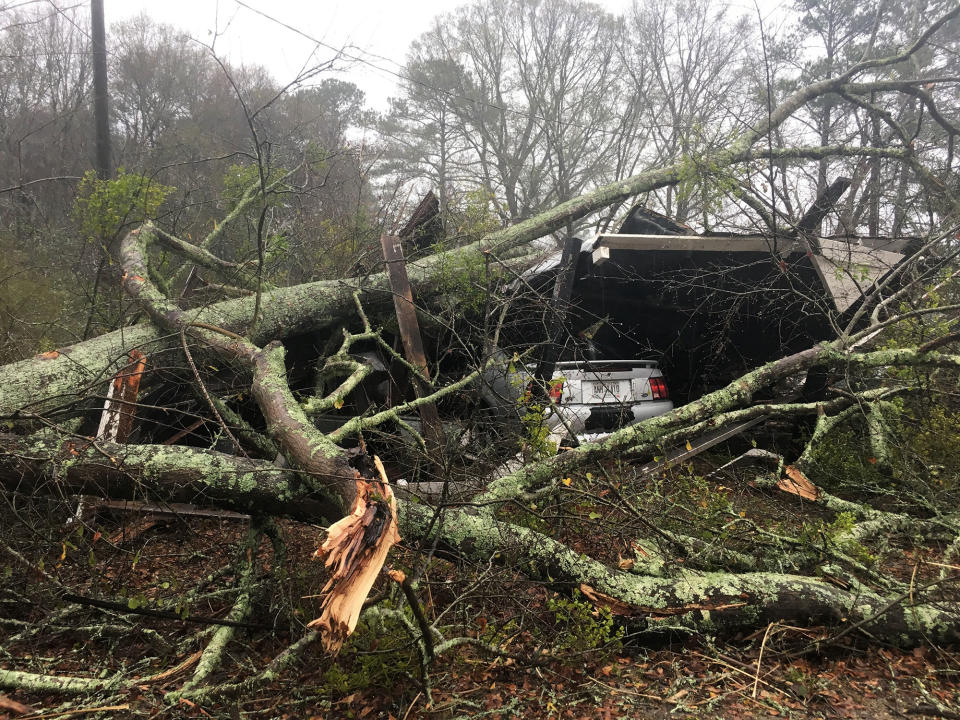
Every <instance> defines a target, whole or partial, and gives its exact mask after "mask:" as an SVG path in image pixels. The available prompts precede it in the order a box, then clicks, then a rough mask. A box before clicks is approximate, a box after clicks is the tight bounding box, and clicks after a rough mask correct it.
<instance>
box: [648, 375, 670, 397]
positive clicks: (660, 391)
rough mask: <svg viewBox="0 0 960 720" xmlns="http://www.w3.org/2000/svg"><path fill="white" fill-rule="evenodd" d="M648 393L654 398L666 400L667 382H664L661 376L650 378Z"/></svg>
mask: <svg viewBox="0 0 960 720" xmlns="http://www.w3.org/2000/svg"><path fill="white" fill-rule="evenodd" d="M650 394H651V395H652V396H653V399H654V400H667V399H668V398H669V397H670V391H669V390H667V383H666V382H664V380H663V378H662V377H652V378H650Z"/></svg>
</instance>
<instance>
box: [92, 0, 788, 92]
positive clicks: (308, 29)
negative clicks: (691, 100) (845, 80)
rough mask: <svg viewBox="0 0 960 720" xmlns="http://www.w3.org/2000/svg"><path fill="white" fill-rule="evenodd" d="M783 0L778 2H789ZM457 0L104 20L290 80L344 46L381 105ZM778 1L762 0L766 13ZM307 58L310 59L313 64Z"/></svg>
mask: <svg viewBox="0 0 960 720" xmlns="http://www.w3.org/2000/svg"><path fill="white" fill-rule="evenodd" d="M787 1H788V0H780V2H787ZM599 2H600V4H601V5H604V6H605V7H607V8H608V9H610V10H611V11H613V12H622V11H623V10H624V9H626V8H627V7H629V5H630V0H599ZM461 4H463V2H462V1H455V0H438V1H437V0H435V1H434V2H422V0H421V1H420V2H418V1H417V0H352V1H351V0H346V1H344V0H240V1H239V2H238V0H163V1H162V2H157V1H156V0H104V5H105V13H106V19H107V24H108V25H109V24H110V23H112V22H115V21H117V20H121V19H123V18H127V17H130V16H133V15H137V14H139V13H141V12H146V13H147V14H149V15H150V16H152V17H153V18H154V19H156V20H158V21H159V22H163V23H168V24H170V25H175V26H178V27H181V28H183V29H184V30H186V31H187V32H188V33H189V34H190V35H191V36H192V37H195V38H197V39H198V40H200V41H202V42H205V43H208V44H209V43H211V42H213V41H214V40H216V49H217V51H218V53H220V54H222V55H223V56H225V57H227V58H228V59H230V60H231V61H232V62H233V63H235V64H239V63H257V64H260V65H264V66H266V67H267V68H268V69H269V70H270V71H271V72H272V73H273V75H274V77H275V78H276V79H277V80H278V81H280V82H289V81H290V80H292V79H293V78H295V77H296V76H297V74H298V72H299V71H300V70H301V69H302V68H303V67H304V64H305V63H309V64H316V62H317V61H322V60H326V59H329V58H330V57H331V55H332V52H331V50H330V49H329V48H327V47H323V46H319V47H318V45H317V42H316V41H320V42H322V43H325V44H327V45H329V46H332V47H335V48H341V47H345V46H349V48H348V52H349V53H351V54H352V55H354V56H355V57H357V58H360V59H362V60H364V61H366V62H365V63H361V62H354V63H353V65H354V66H353V68H351V69H350V70H349V71H347V73H346V74H345V75H344V76H343V77H344V79H347V80H350V81H351V82H354V83H356V84H357V85H358V86H359V87H360V88H361V89H362V90H363V91H364V92H365V93H366V94H367V101H368V103H369V104H370V105H371V106H372V107H374V108H377V109H384V108H385V107H386V98H387V97H388V96H390V95H392V94H395V92H396V91H395V89H394V88H395V86H396V82H397V76H396V74H395V73H397V72H399V71H400V67H399V65H398V64H399V63H403V62H404V59H405V56H406V52H407V48H408V47H409V45H410V42H411V41H412V40H414V39H415V38H416V37H417V36H419V35H420V34H421V33H423V32H424V31H425V30H427V29H428V27H429V26H430V23H431V21H432V20H433V18H434V17H436V16H437V15H439V14H442V13H445V12H448V11H450V10H452V9H454V8H455V7H457V6H458V5H461ZM731 5H732V6H733V7H734V9H735V10H738V11H739V12H754V10H753V9H752V8H753V2H752V0H739V1H738V0H733V2H731ZM776 5H777V0H762V1H761V7H765V9H766V11H767V12H769V10H770V9H772V7H771V6H774V7H775V6H776ZM311 60H312V62H311Z"/></svg>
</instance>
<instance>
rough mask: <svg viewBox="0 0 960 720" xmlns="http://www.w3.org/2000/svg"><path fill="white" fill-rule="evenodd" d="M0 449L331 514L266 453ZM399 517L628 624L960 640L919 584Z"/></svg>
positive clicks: (432, 514) (168, 491)
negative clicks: (694, 565)
mask: <svg viewBox="0 0 960 720" xmlns="http://www.w3.org/2000/svg"><path fill="white" fill-rule="evenodd" d="M0 449H2V452H0V478H2V480H3V487H4V488H5V489H6V490H8V491H14V492H27V493H31V494H33V493H43V494H47V495H60V494H62V493H65V492H66V493H73V492H81V491H82V492H85V493H90V494H94V493H96V494H99V495H102V496H110V497H115V498H129V497H133V496H137V497H144V496H146V497H147V498H148V499H150V500H154V501H163V500H171V501H172V500H188V501H192V502H197V503H203V504H208V505H215V506H216V507H226V508H230V509H234V510H242V511H248V512H249V511H255V512H256V511H260V512H266V513H270V514H276V515H284V516H288V517H292V518H296V519H298V520H302V521H304V522H311V523H315V522H322V521H323V519H324V512H325V505H324V503H323V502H321V501H319V499H318V498H317V497H315V496H314V495H311V494H310V492H309V491H304V490H302V489H301V490H300V491H298V490H296V489H295V488H297V487H302V486H300V485H299V484H298V483H297V481H296V479H295V476H296V474H295V473H293V472H290V471H284V470H279V469H277V468H276V467H274V466H272V465H271V464H270V463H266V462H263V461H253V460H246V459H243V458H238V457H235V456H230V455H224V454H222V453H216V452H213V451H200V450H188V449H186V448H178V449H176V450H175V451H171V449H170V448H164V447H159V446H133V447H127V446H119V445H113V444H103V445H100V447H99V449H98V448H97V447H94V446H92V445H89V446H87V447H78V446H74V445H73V444H72V441H70V443H68V445H67V446H66V447H64V446H61V445H59V444H58V443H57V442H56V441H42V442H40V441H32V442H31V441H30V440H29V439H26V438H18V437H15V436H10V435H0ZM75 452H76V454H74V453H75ZM105 453H108V455H107V456H105ZM113 453H116V454H115V455H113ZM111 456H112V458H111ZM16 477H19V482H18V481H15V480H14V479H13V478H16ZM253 478H256V480H255V481H254V480H253ZM398 518H399V530H400V533H401V534H402V535H403V537H404V538H405V540H406V541H407V542H408V543H410V544H414V545H419V546H422V547H432V546H434V545H436V547H437V548H438V551H439V552H441V553H442V554H444V555H445V556H446V557H448V558H450V559H455V560H469V561H480V562H486V561H488V560H489V559H490V558H491V557H497V558H499V561H500V562H501V563H504V564H506V565H509V566H515V567H520V568H523V569H524V572H525V573H526V574H527V575H528V576H529V577H531V578H532V579H535V580H538V581H541V582H544V583H546V584H548V585H551V586H554V587H557V588H581V586H582V591H583V592H584V594H586V595H587V596H588V597H591V599H593V600H594V602H595V603H596V604H597V605H598V606H600V607H607V608H609V609H610V610H611V612H612V613H613V614H614V615H616V616H618V617H619V618H621V619H622V620H623V621H624V622H626V623H627V624H628V625H629V626H630V628H631V631H636V632H640V631H649V632H663V631H667V630H685V631H688V632H692V633H707V634H716V633H727V632H737V631H742V630H748V629H754V628H757V627H762V626H763V625H765V624H768V623H770V622H776V621H780V622H785V623H788V624H793V625H801V626H808V625H828V626H835V627H838V628H843V627H845V626H848V625H852V624H854V623H858V622H863V623H864V625H865V627H866V628H867V629H868V630H869V632H870V635H871V636H872V637H875V638H877V639H880V640H883V641H885V642H890V643H893V644H896V645H901V646H910V645H913V644H916V643H920V642H935V643H948V642H956V641H958V640H960V605H958V604H957V603H944V602H943V601H931V600H926V599H925V598H924V597H923V595H922V593H921V592H920V591H919V590H918V591H917V592H916V593H915V594H914V595H913V597H912V598H901V599H900V601H899V602H892V601H895V600H896V599H897V598H896V596H893V597H890V596H885V595H881V594H879V593H877V592H875V591H872V590H870V589H869V588H867V587H864V586H861V585H859V584H857V585H854V586H852V587H850V588H848V589H844V588H842V587H838V586H837V585H836V584H833V583H831V582H830V581H828V580H823V579H818V578H813V577H808V576H802V575H790V574H783V573H773V572H698V571H687V570H681V571H680V572H678V573H677V574H674V575H671V576H669V577H656V576H645V575H642V574H637V573H633V572H627V571H623V570H617V569H614V568H610V567H608V566H607V565H605V564H603V563H601V562H599V561H597V560H594V559H592V558H590V557H587V556H585V555H583V554H582V553H579V552H576V551H574V550H571V549H570V548H569V547H568V546H566V545H564V544H563V543H561V542H559V541H557V540H555V539H553V538H551V537H549V536H547V535H544V534H543V533H540V532H537V531H534V530H531V529H529V528H525V527H521V526H518V525H516V524H513V523H508V522H503V521H500V520H497V519H495V518H493V517H491V516H489V515H487V514H480V513H475V512H469V511H467V510H462V509H456V508H446V509H445V510H444V511H443V514H442V518H440V519H439V520H438V519H437V517H436V510H435V509H433V508H430V507H429V506H425V505H422V504H418V503H410V502H399V503H398ZM591 593H592V595H591Z"/></svg>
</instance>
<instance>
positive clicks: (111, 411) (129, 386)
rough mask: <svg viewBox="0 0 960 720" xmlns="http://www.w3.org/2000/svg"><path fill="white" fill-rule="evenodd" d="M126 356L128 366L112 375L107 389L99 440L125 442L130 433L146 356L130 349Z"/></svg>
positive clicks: (98, 435)
mask: <svg viewBox="0 0 960 720" xmlns="http://www.w3.org/2000/svg"><path fill="white" fill-rule="evenodd" d="M127 357H129V358H130V362H129V364H127V366H126V367H125V368H123V370H121V371H120V372H118V373H117V374H116V375H115V376H114V378H113V380H112V381H111V382H110V386H109V387H108V388H107V399H106V400H105V401H104V403H103V414H102V415H101V416H100V427H99V428H98V429H97V437H98V438H100V439H101V440H110V441H112V442H117V443H125V442H126V441H127V438H128V437H129V436H130V431H131V430H133V418H134V415H135V414H136V412H137V404H136V403H137V392H138V391H139V390H140V378H141V377H142V376H143V369H144V367H146V364H147V357H146V355H144V354H143V353H142V352H140V351H139V350H131V351H130V352H129V353H127Z"/></svg>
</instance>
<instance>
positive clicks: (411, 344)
mask: <svg viewBox="0 0 960 720" xmlns="http://www.w3.org/2000/svg"><path fill="white" fill-rule="evenodd" d="M380 244H381V246H382V247H383V260H384V262H385V263H386V266H387V275H388V277H389V278H390V289H391V290H392V291H393V306H394V308H395V309H396V312H397V324H398V325H399V326H400V339H401V340H402V341H403V353H404V355H405V356H406V358H407V361H408V362H409V363H410V364H411V365H413V366H414V367H415V368H417V369H418V370H419V371H420V373H421V374H422V375H423V377H425V378H426V379H428V380H429V379H430V370H429V369H428V368H427V356H426V353H425V352H424V350H423V339H422V338H421V336H420V323H419V322H418V321H417V310H416V307H415V306H414V304H413V290H412V289H411V287H410V279H409V278H408V277H407V263H406V261H405V260H404V257H403V245H402V243H401V240H400V238H399V237H397V236H396V235H387V234H384V235H381V236H380ZM412 382H413V388H414V392H416V394H417V397H423V396H424V395H427V394H429V389H428V388H427V387H426V386H425V385H424V384H423V383H422V382H420V380H419V379H417V378H416V377H414V378H413V379H412ZM420 421H421V422H422V423H423V434H424V439H425V440H426V442H427V449H428V450H429V451H431V452H432V451H433V450H435V449H437V448H439V447H440V446H441V445H442V444H443V427H442V426H441V424H440V415H439V414H438V413H437V406H436V405H434V404H433V403H427V404H425V405H421V406H420Z"/></svg>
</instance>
